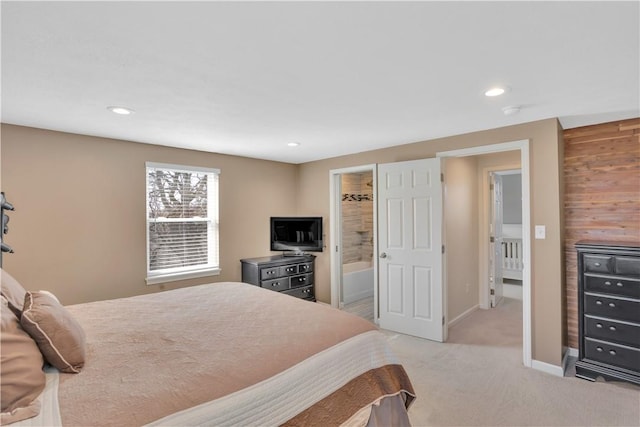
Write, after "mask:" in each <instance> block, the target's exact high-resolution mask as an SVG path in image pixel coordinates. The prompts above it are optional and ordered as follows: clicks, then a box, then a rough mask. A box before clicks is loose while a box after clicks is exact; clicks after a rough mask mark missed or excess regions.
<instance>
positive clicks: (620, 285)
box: [616, 282, 624, 288]
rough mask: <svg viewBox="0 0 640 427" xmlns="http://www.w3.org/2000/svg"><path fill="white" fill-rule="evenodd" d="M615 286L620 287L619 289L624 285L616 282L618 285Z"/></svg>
mask: <svg viewBox="0 0 640 427" xmlns="http://www.w3.org/2000/svg"><path fill="white" fill-rule="evenodd" d="M616 285H617V286H618V287H620V288H621V287H623V286H624V285H623V284H622V282H618V283H616Z"/></svg>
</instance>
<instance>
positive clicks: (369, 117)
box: [1, 1, 640, 163]
mask: <svg viewBox="0 0 640 427" xmlns="http://www.w3.org/2000/svg"><path fill="white" fill-rule="evenodd" d="M639 6H640V3H639V2H637V1H633V2H622V3H621V2H492V3H485V2H464V3H462V2H350V3H346V2H282V3H280V2H193V3H191V2H190V3H185V2H157V1H154V2H92V1H91V2H89V1H88V2H37V3H36V2H8V1H2V6H1V8H2V9H1V14H2V64H1V65H2V68H1V71H2V87H1V89H2V110H1V115H2V122H4V123H11V124H17V125H24V126H33V127H39V128H46V129H53V130H60V131H65V132H73V133H80V134H87V135H96V136H104V137H110V138H117V139H124V140H131V141H138V142H144V143H152V144H160V145H168V146H175V147H185V148H191V149H197V150H204V151H211V152H218V153H227V154H233V155H240V156H247V157H255V158H262V159H269V160H277V161H284V162H290V163H301V162H306V161H312V160H317V159H322V158H328V157H334V156H339V155H343V154H349V153H357V152H361V151H367V150H371V149H376V148H382V147H388V146H393V145H399V144H405V143H409V142H417V141H423V140H428V139H433V138H438V137H443V136H450V135H458V134H462V133H467V132H473V131H478V130H483V129H491V128H497V127H502V126H507V125H511V124H517V123H524V122H530V121H534V120H539V119H546V118H550V117H558V118H559V119H560V122H561V124H562V125H563V127H564V128H571V127H576V126H583V125H588V124H594V123H600V122H605V121H610V120H617V119H624V118H631V117H638V116H640V101H639V93H640V83H639V82H640V69H639V68H640V46H639V44H640V36H639V31H640V30H639V28H640V22H639V21H640V18H639V16H640V10H639V9H640V7H639ZM495 84H501V85H508V86H509V87H510V88H511V90H510V91H509V92H508V93H507V94H505V95H503V96H501V97H497V98H487V97H485V96H484V95H483V93H484V91H485V90H486V89H487V88H489V87H490V86H492V85H495ZM110 105H123V106H127V107H130V108H132V109H134V110H135V111H136V113H135V114H133V115H130V116H118V115H115V114H113V113H111V112H110V111H108V110H107V109H106V107H107V106H110ZM509 105H519V106H522V109H521V111H520V113H518V114H515V115H511V116H505V115H504V114H503V113H502V108H503V107H505V106H509ZM289 142H299V143H300V144H301V145H300V146H299V147H296V148H291V147H288V146H287V143H289Z"/></svg>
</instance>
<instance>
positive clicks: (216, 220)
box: [144, 162, 221, 285]
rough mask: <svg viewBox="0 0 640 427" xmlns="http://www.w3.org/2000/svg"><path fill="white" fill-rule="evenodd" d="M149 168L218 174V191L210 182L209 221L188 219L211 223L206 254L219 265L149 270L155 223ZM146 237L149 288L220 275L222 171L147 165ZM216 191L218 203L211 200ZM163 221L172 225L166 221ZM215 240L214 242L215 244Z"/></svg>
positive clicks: (150, 163)
mask: <svg viewBox="0 0 640 427" xmlns="http://www.w3.org/2000/svg"><path fill="white" fill-rule="evenodd" d="M150 169H162V170H167V171H171V172H189V173H192V172H196V173H207V174H213V175H215V178H216V179H215V184H216V185H215V188H212V187H211V186H210V184H211V183H209V182H208V183H207V189H208V194H207V218H205V219H197V220H192V221H191V220H187V221H190V222H201V221H206V222H210V223H211V224H210V225H209V227H207V251H208V252H209V255H211V254H212V251H213V253H214V254H217V258H218V259H217V262H216V263H213V264H211V263H210V264H207V265H206V266H205V265H204V264H200V265H196V266H188V267H172V268H165V269H162V270H154V271H151V270H150V264H151V259H150V251H149V243H150V237H151V236H150V234H151V233H150V232H149V229H150V225H151V224H152V223H153V222H152V219H151V218H149V210H150V209H149V171H150ZM144 170H145V179H144V182H145V228H146V229H145V236H146V251H147V258H146V279H145V282H146V284H147V285H153V284H157V283H166V282H173V281H178V280H186V279H194V278H199V277H207V276H216V275H219V274H220V272H221V268H220V217H219V206H220V190H219V182H220V179H219V178H220V169H216V168H207V167H200V166H186V165H177V164H170V163H157V162H145V169H144ZM212 191H213V192H215V193H214V194H213V196H214V197H215V200H211V199H210V196H211V195H212V194H211V192H212ZM163 222H172V221H171V220H169V221H163ZM212 238H213V241H214V242H213V243H212ZM212 244H213V245H217V247H215V248H212V246H211V245H212Z"/></svg>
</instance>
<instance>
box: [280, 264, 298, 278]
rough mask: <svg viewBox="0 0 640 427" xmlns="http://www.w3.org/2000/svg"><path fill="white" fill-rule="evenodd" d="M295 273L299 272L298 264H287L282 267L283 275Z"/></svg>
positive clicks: (281, 273) (281, 272)
mask: <svg viewBox="0 0 640 427" xmlns="http://www.w3.org/2000/svg"><path fill="white" fill-rule="evenodd" d="M294 274H298V266H297V265H285V266H283V267H280V275H281V276H291V275H294Z"/></svg>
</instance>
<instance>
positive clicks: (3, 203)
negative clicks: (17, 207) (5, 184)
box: [0, 192, 14, 267]
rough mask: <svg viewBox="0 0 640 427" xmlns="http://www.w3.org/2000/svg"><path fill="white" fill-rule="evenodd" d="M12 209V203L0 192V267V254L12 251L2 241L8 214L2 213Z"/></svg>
mask: <svg viewBox="0 0 640 427" xmlns="http://www.w3.org/2000/svg"><path fill="white" fill-rule="evenodd" d="M12 210H14V208H13V205H12V204H11V203H9V202H8V201H7V199H6V198H5V197H4V192H0V219H2V230H0V246H1V249H2V250H1V251H0V267H2V254H3V253H4V252H9V253H13V249H11V246H9V245H7V244H6V243H5V242H4V235H5V234H7V232H8V231H9V225H8V224H9V215H7V214H6V213H4V211H12Z"/></svg>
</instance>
